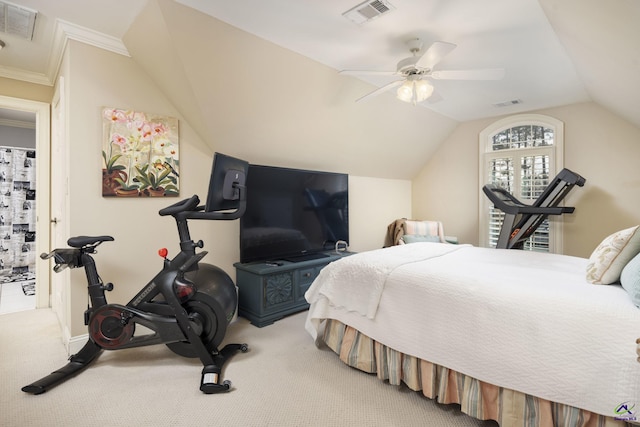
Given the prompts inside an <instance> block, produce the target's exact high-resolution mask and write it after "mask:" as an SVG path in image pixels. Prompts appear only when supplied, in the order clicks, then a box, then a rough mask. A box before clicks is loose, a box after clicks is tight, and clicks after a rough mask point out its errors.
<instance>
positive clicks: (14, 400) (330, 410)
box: [0, 309, 496, 427]
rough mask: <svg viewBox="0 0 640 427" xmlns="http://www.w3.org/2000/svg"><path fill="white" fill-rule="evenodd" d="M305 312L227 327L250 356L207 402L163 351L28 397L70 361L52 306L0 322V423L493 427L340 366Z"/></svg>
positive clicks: (194, 373) (109, 356) (182, 364)
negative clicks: (316, 337) (260, 324)
mask: <svg viewBox="0 0 640 427" xmlns="http://www.w3.org/2000/svg"><path fill="white" fill-rule="evenodd" d="M305 315H306V313H305V312H303V313H299V314H296V315H293V316H289V317H287V318H285V319H282V320H280V321H278V322H276V323H274V324H273V325H270V326H267V327H264V328H256V327H254V326H253V325H251V324H249V322H248V321H246V320H245V319H242V318H241V319H240V320H238V321H237V322H236V323H234V324H232V325H231V326H230V330H229V331H228V333H227V337H226V340H225V341H227V342H246V343H248V344H249V346H250V351H249V352H248V353H239V354H237V355H236V356H234V357H233V358H232V359H231V360H230V361H229V363H228V364H227V365H226V367H225V369H224V378H227V379H230V380H231V381H232V383H233V389H232V391H231V392H229V393H226V394H218V395H205V394H203V393H201V392H200V390H199V388H198V387H199V382H200V371H201V369H202V366H201V365H200V363H199V361H198V359H186V358H183V357H180V356H177V355H175V354H174V353H172V352H171V351H170V350H169V349H168V348H166V347H165V346H153V347H145V348H137V349H129V350H118V351H112V352H103V353H102V355H101V356H100V357H99V359H98V360H97V361H95V362H94V363H93V365H92V366H90V367H89V368H88V369H87V370H85V371H84V372H82V373H80V374H79V375H78V376H76V377H74V378H72V379H70V380H68V381H66V382H64V383H62V384H60V385H59V386H57V387H55V388H53V389H51V390H50V391H48V392H47V393H44V394H42V395H39V396H33V395H30V394H27V393H23V392H22V391H20V388H21V387H22V386H24V385H26V384H29V383H31V382H33V381H35V380H37V379H39V378H41V377H42V376H44V375H46V374H48V373H50V372H51V371H53V370H56V369H58V368H60V367H62V366H63V365H64V364H65V363H66V359H67V355H66V353H65V350H64V347H63V345H62V343H61V338H60V330H59V328H58V325H57V320H56V316H55V314H54V313H53V312H52V311H51V310H49V309H41V310H30V311H24V312H19V313H11V314H6V315H2V316H0V346H1V347H0V348H1V349H2V352H1V356H0V378H1V381H0V391H1V393H2V394H1V396H0V425H1V426H21V427H22V426H123V425H131V426H274V427H275V426H277V427H281V426H305V427H307V426H433V427H449V426H485V427H486V426H495V425H496V424H495V423H493V422H485V423H483V422H480V421H477V420H474V419H472V418H470V417H468V416H466V415H464V414H462V413H461V412H460V411H459V409H458V407H457V406H455V405H449V406H444V405H438V404H436V403H434V402H433V401H431V400H429V399H426V398H424V397H423V396H422V395H421V394H420V393H416V392H413V391H411V390H409V389H407V388H406V387H395V386H391V385H389V384H388V383H385V382H382V381H380V380H378V379H377V378H376V377H375V376H373V375H369V374H365V373H362V372H360V371H357V370H355V369H352V368H349V367H347V366H346V365H344V364H343V363H342V362H340V360H339V359H338V357H337V356H336V355H335V354H334V353H333V352H331V351H330V350H326V349H322V350H320V349H318V348H316V347H315V345H314V344H313V341H312V339H311V337H310V336H309V335H308V334H307V333H306V332H305V331H304V327H303V325H304V320H305Z"/></svg>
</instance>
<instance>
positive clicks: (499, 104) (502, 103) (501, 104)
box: [493, 99, 522, 107]
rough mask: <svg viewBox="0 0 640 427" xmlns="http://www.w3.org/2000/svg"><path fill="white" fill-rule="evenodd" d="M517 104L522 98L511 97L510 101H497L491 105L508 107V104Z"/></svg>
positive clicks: (520, 102)
mask: <svg viewBox="0 0 640 427" xmlns="http://www.w3.org/2000/svg"><path fill="white" fill-rule="evenodd" d="M517 104H522V100H521V99H512V100H511V101H503V102H497V103H495V104H493V106H494V107H508V106H510V105H517Z"/></svg>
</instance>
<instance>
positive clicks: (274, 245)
mask: <svg viewBox="0 0 640 427" xmlns="http://www.w3.org/2000/svg"><path fill="white" fill-rule="evenodd" d="M246 186H247V207H246V211H245V213H244V215H243V216H242V218H241V219H240V262H243V263H246V262H255V261H278V260H285V261H292V262H297V261H304V260H308V259H314V258H321V257H325V256H326V255H325V254H323V252H326V251H329V250H333V249H335V247H336V243H337V242H339V241H344V242H347V243H348V242H349V175H347V174H342V173H331V172H321V171H311V170H300V169H289V168H279V167H273V166H260V165H249V171H248V173H247V182H246Z"/></svg>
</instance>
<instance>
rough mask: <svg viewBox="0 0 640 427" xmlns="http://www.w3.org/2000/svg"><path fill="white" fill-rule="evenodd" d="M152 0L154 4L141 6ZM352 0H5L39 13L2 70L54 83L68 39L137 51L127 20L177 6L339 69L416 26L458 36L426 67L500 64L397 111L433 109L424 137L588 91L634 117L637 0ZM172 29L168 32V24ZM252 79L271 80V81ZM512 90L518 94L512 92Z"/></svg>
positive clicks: (586, 96)
mask: <svg viewBox="0 0 640 427" xmlns="http://www.w3.org/2000/svg"><path fill="white" fill-rule="evenodd" d="M150 2H152V3H156V2H157V3H158V4H159V5H160V6H159V7H158V8H151V9H149V7H148V6H149V3H150ZM358 3H360V2H359V1H358V0H356V1H354V2H353V4H350V3H345V2H343V1H325V2H300V1H297V0H271V1H261V2H256V1H251V0H234V1H226V0H128V1H127V2H126V5H125V4H124V3H123V4H122V6H121V7H114V3H113V2H87V1H85V0H56V1H55V2H52V1H50V0H12V2H11V4H13V5H18V6H20V7H23V8H27V9H30V10H33V11H37V19H36V21H35V29H34V32H33V38H32V40H27V39H25V38H24V37H21V36H16V35H12V34H6V33H2V32H0V39H1V40H3V41H4V43H5V47H4V49H2V50H0V76H3V77H8V78H13V79H20V80H26V81H31V82H34V83H40V84H47V85H52V84H53V79H54V78H55V75H56V72H57V68H58V66H59V61H60V58H61V52H62V49H63V48H64V43H65V41H66V40H67V39H69V38H70V39H75V40H79V41H83V42H87V43H90V44H94V45H97V46H99V47H103V48H105V49H108V50H112V51H115V52H118V53H123V54H131V55H132V57H133V58H134V59H140V58H136V55H140V54H142V52H141V51H140V50H139V49H137V47H136V43H137V41H136V40H135V38H134V37H133V35H135V33H136V29H135V28H134V26H133V25H134V24H135V25H136V26H137V25H138V24H140V23H141V22H146V21H148V20H149V19H150V18H149V17H145V16H141V13H149V12H148V11H149V10H160V11H164V13H165V14H166V13H167V11H168V10H169V9H171V8H175V7H176V6H177V5H179V6H180V7H188V8H191V9H193V10H194V11H198V12H197V13H198V14H201V15H202V16H207V17H211V18H208V19H216V20H220V21H223V22H225V23H227V24H229V25H231V26H233V27H237V28H238V29H241V30H243V31H244V32H247V33H249V34H251V35H253V36H256V37H258V38H259V39H264V40H265V41H268V42H270V43H273V44H275V45H277V46H280V47H282V48H284V49H286V50H288V51H292V52H295V53H296V54H299V55H301V56H303V57H306V58H309V59H311V60H313V61H315V62H317V63H320V64H322V65H324V66H325V67H329V68H330V69H332V70H334V71H335V73H336V74H337V72H338V70H342V69H352V70H353V69H355V70H394V69H395V67H396V63H397V62H398V61H399V60H401V59H403V58H405V57H407V56H410V53H409V51H408V48H407V45H406V42H407V40H409V39H411V38H416V37H417V38H420V39H421V40H422V41H423V43H424V46H425V47H427V46H429V45H430V44H431V43H433V42H434V41H446V42H450V43H454V44H455V45H456V46H457V47H456V48H455V49H454V50H453V51H452V52H451V53H450V54H448V55H446V56H445V57H444V58H443V59H442V61H440V62H439V63H438V64H437V65H436V67H434V68H436V69H452V70H465V69H477V68H503V69H504V70H505V77H504V78H503V79H502V80H499V81H457V80H436V81H433V85H434V87H435V89H436V91H437V93H438V95H439V97H441V99H439V100H437V101H436V102H425V103H423V104H420V105H418V106H417V107H411V108H412V109H414V110H416V111H412V112H411V113H407V114H406V116H407V117H410V118H411V119H412V120H414V119H413V118H414V117H416V116H421V115H422V116H423V117H424V118H425V120H426V121H429V122H432V121H434V120H437V119H438V118H440V120H441V122H442V123H443V125H442V129H441V130H440V131H439V132H438V131H437V129H436V132H435V136H433V137H432V139H433V140H430V141H427V142H428V145H430V146H431V147H435V146H437V144H438V143H439V142H441V140H442V139H443V138H444V137H446V134H447V133H448V132H449V131H450V129H451V124H452V123H456V122H464V121H468V120H474V119H479V118H485V117H492V116H501V115H505V114H512V113H517V112H523V111H531V110H538V109H544V108H548V107H554V106H560V105H567V104H572V103H577V102H586V101H594V102H597V103H599V104H601V105H602V106H604V107H606V108H608V109H609V110H611V111H613V112H614V113H616V114H618V115H620V116H621V117H623V118H626V119H627V120H629V121H630V122H632V123H634V124H635V125H637V126H639V127H640V79H638V78H637V76H638V75H640V26H639V25H637V22H640V2H638V1H636V0H611V1H607V2H602V1H599V0H487V1H483V2H478V1H475V0H388V1H387V0H384V1H383V2H382V3H384V4H385V5H388V6H389V7H390V11H389V12H388V13H384V14H382V15H380V16H379V17H377V18H375V19H373V20H371V21H369V22H365V23H361V24H356V23H354V22H352V21H351V20H350V19H347V18H346V17H345V16H343V13H344V12H347V11H348V10H349V9H351V8H352V7H354V6H356V5H358ZM145 11H146V12H145ZM161 14H162V13H160V14H159V15H158V16H157V18H158V19H160V20H162V19H163V17H162V16H161ZM193 16H196V15H193ZM163 25H165V26H168V27H167V28H164V31H165V32H166V34H165V33H163V34H159V36H158V37H159V38H163V37H173V40H172V41H173V42H174V43H175V42H176V40H177V39H178V38H181V37H182V36H179V35H178V32H179V31H183V32H184V31H191V32H192V33H193V34H192V36H193V37H197V36H198V35H199V34H200V33H203V34H204V33H205V31H201V30H200V29H198V28H197V27H194V28H189V27H188V25H186V26H183V27H181V28H172V27H173V26H176V25H179V23H178V22H177V21H172V20H171V19H170V17H167V16H165V17H164V22H163ZM172 32H173V34H174V35H173V36H171V35H168V33H172ZM123 40H124V41H125V42H124V43H123ZM181 40H188V39H187V38H184V37H182V38H181ZM182 48H184V46H183V47H182ZM233 48H235V49H242V46H235V47H233ZM251 59H255V58H249V61H248V62H247V64H251V66H252V67H255V61H251ZM247 64H244V63H230V64H227V67H228V70H227V72H228V73H237V72H239V71H242V72H245V71H246V70H240V69H241V68H243V67H245V66H247ZM182 65H184V64H182ZM264 67H270V68H276V67H277V64H273V63H265V64H264ZM251 71H252V75H253V76H255V78H256V79H260V78H261V77H265V76H268V75H269V73H267V72H265V69H264V68H263V69H261V68H260V67H259V66H258V67H255V68H253V69H252V70H251ZM271 71H272V70H271ZM276 72H277V71H276ZM295 72H296V70H281V71H280V73H282V74H288V75H289V74H291V73H295ZM190 73H193V71H191V72H190ZM152 77H153V76H152ZM157 77H158V79H160V80H161V79H162V76H157ZM192 77H193V76H190V77H189V78H192ZM301 78H304V76H301ZM342 78H344V79H353V80H354V82H355V80H356V79H357V77H342ZM394 79H397V76H383V77H380V76H363V77H361V78H360V81H359V83H358V84H355V83H354V85H353V87H352V88H351V89H350V90H349V91H348V95H349V96H350V97H351V98H352V99H353V100H354V101H355V99H357V98H358V97H360V96H362V95H365V94H366V93H369V92H370V91H372V90H374V89H376V88H378V87H381V86H383V85H385V84H387V83H389V82H390V81H393V80H394ZM185 84H187V83H186V82H185ZM194 84H197V82H189V83H188V86H189V90H192V91H193V90H194V89H193V85H194ZM262 84H264V85H269V80H268V79H266V78H265V81H263V82H262ZM170 97H171V96H170ZM380 97H381V98H384V102H386V103H387V105H390V104H388V103H389V102H395V103H400V101H398V100H396V99H395V98H393V94H392V93H391V92H389V93H385V94H383V95H381V96H380ZM196 98H197V97H196ZM515 100H518V101H519V102H518V103H512V101H515ZM364 102H367V103H369V104H371V103H376V102H378V100H376V99H374V100H370V101H363V103H364ZM178 104H180V102H178ZM187 104H188V103H186V102H185V104H184V105H183V108H182V110H183V111H182V113H183V114H185V115H186V114H188V113H190V112H191V113H192V114H193V115H194V117H195V116H196V115H200V116H203V115H206V114H205V113H206V110H207V107H206V106H203V105H201V103H200V102H199V101H195V102H192V103H191V105H187ZM361 104H362V103H361ZM498 104H506V106H502V107H498V106H497V105H498ZM369 108H370V107H369ZM398 108H400V107H398ZM399 111H407V110H406V109H404V110H399ZM421 111H422V113H421ZM194 120H195V121H196V122H197V119H194ZM400 121H401V119H400ZM196 128H197V125H196ZM432 128H436V127H435V126H432ZM415 144H416V143H414V145H415Z"/></svg>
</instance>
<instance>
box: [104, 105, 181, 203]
mask: <svg viewBox="0 0 640 427" xmlns="http://www.w3.org/2000/svg"><path fill="white" fill-rule="evenodd" d="M102 122H103V135H104V136H103V138H104V140H103V144H102V160H103V163H102V195H103V196H116V197H117V196H120V197H124V196H129V197H131V196H133V197H161V196H178V195H179V193H180V185H179V183H180V174H179V165H180V160H179V156H178V119H175V118H172V117H164V116H158V115H151V114H146V113H141V112H137V111H130V110H121V109H117V108H104V109H103V110H102Z"/></svg>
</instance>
